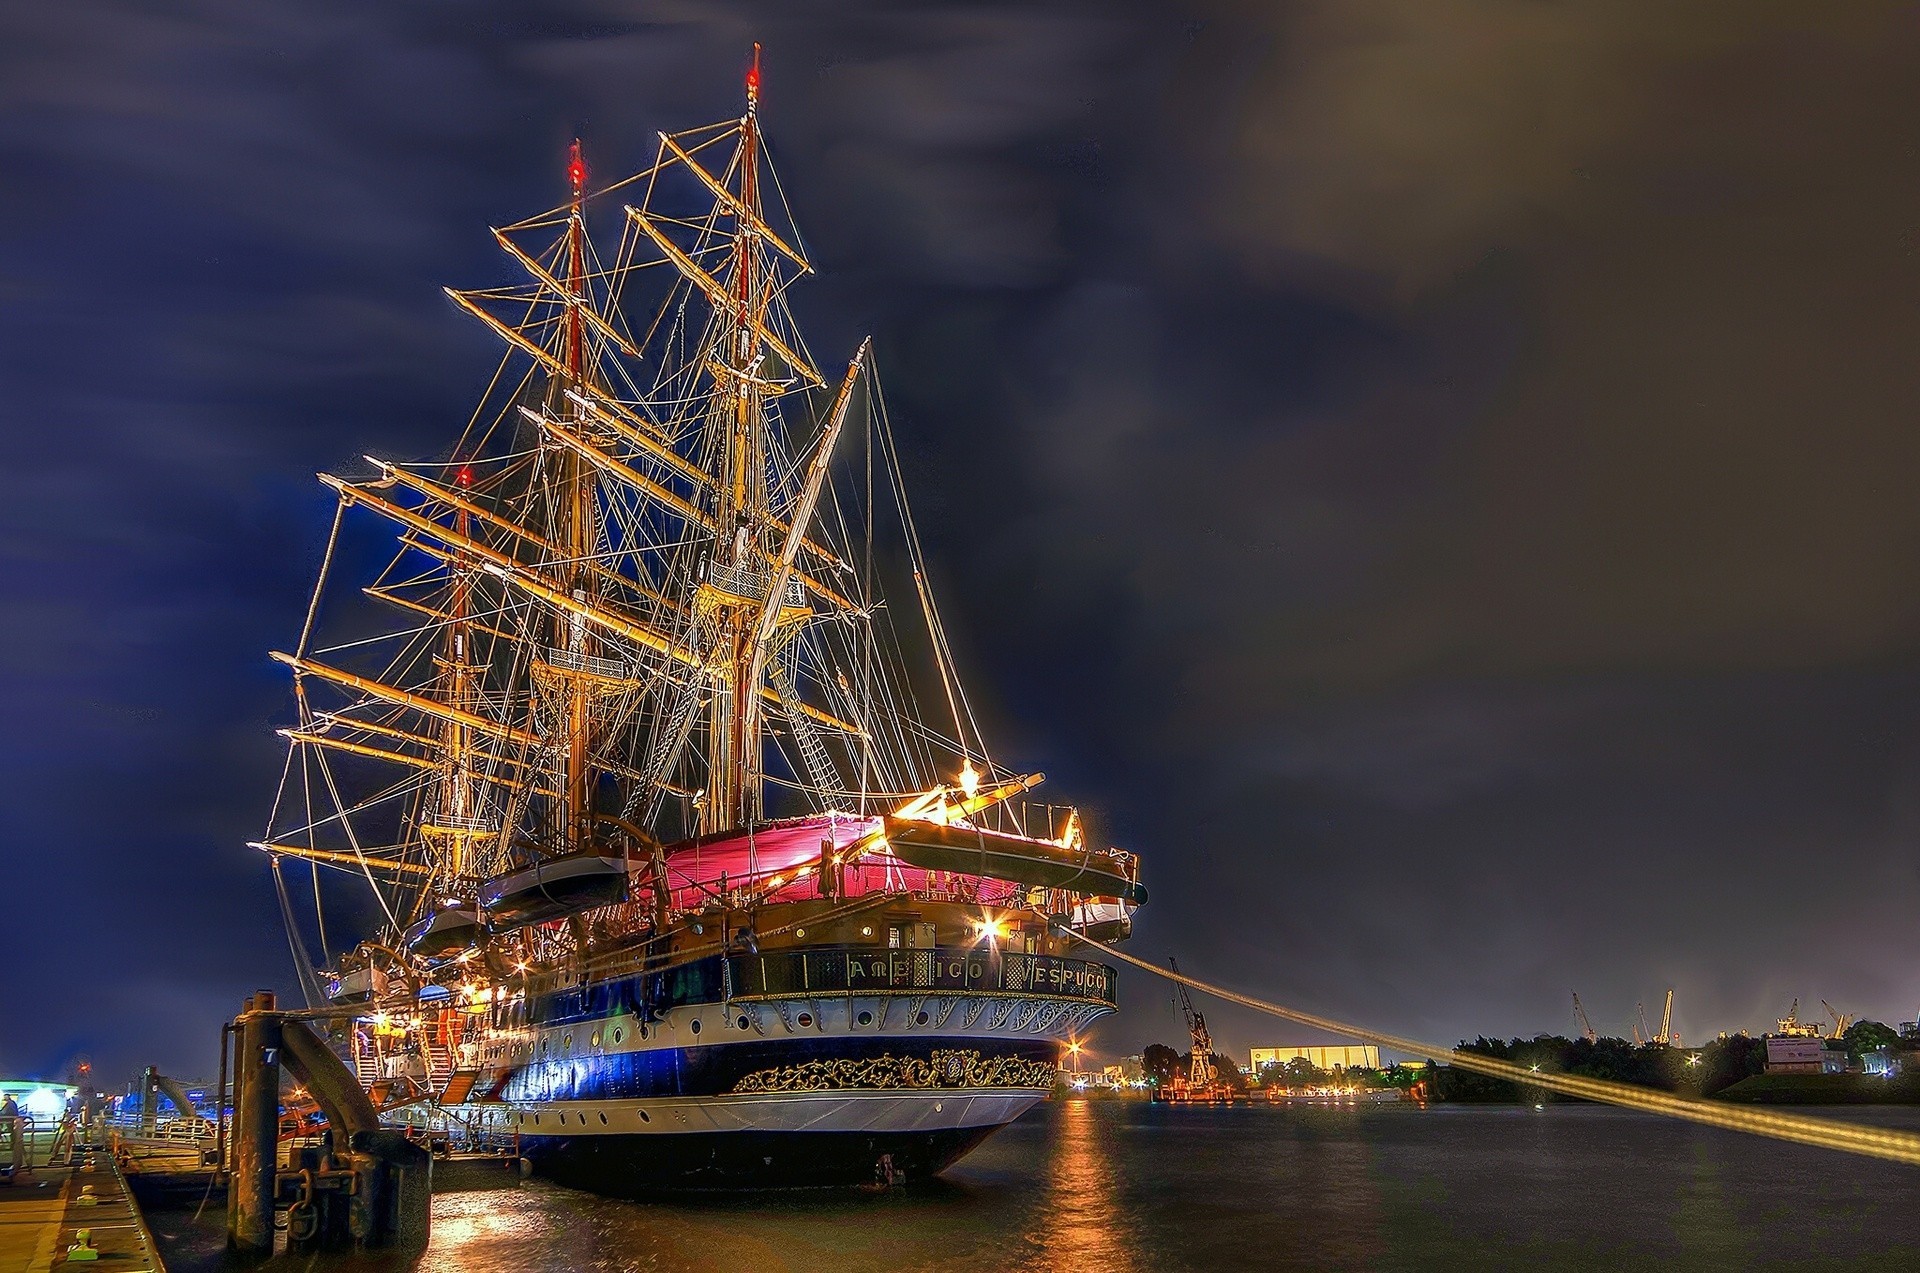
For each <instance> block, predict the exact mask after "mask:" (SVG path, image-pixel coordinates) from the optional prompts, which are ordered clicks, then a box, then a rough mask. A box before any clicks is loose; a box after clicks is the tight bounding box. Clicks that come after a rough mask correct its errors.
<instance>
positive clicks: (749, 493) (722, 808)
mask: <svg viewBox="0 0 1920 1273" xmlns="http://www.w3.org/2000/svg"><path fill="white" fill-rule="evenodd" d="M759 108H760V46H759V44H757V43H756V44H755V45H754V46H753V65H752V66H751V67H750V68H749V69H748V71H747V113H746V115H745V117H744V118H743V119H742V120H741V121H740V195H739V212H738V215H736V217H735V222H736V229H735V232H734V251H733V265H732V272H733V277H732V278H731V279H730V280H728V281H729V284H730V286H729V288H728V291H729V293H730V304H729V305H728V307H727V311H728V312H727V319H728V320H729V323H728V326H727V327H726V328H724V329H723V330H724V332H725V336H726V339H727V345H728V348H727V350H726V352H727V354H728V355H729V361H728V362H727V364H726V372H727V373H728V374H727V375H725V376H724V377H721V376H718V375H717V376H716V379H715V388H716V391H717V392H718V393H720V394H723V395H725V396H726V397H727V398H728V399H729V402H728V404H727V405H728V407H729V408H730V411H729V414H730V416H731V424H732V427H731V429H729V431H728V434H727V447H726V465H725V470H724V471H725V473H726V475H727V477H726V493H727V504H726V512H725V515H724V516H723V517H722V518H721V519H720V524H721V528H722V531H723V538H721V539H720V540H719V541H718V542H716V543H715V545H714V549H715V558H716V560H720V561H723V562H724V563H725V564H726V565H727V566H729V567H731V568H732V569H733V570H734V571H736V572H739V574H737V575H736V577H737V578H738V577H752V576H755V575H760V574H762V573H763V569H762V564H761V558H762V557H763V556H764V545H763V544H762V542H761V540H760V538H759V537H760V535H761V534H762V533H763V527H764V525H765V521H766V510H765V508H764V505H765V503H766V493H765V469H764V462H763V457H762V454H761V445H760V441H761V439H760V433H761V426H762V423H763V421H762V416H761V412H762V405H761V394H760V388H761V382H760V378H759V376H758V375H757V374H755V373H756V372H757V371H758V370H759V362H760V358H761V353H760V331H761V328H762V322H763V318H762V314H761V310H762V308H763V306H764V304H765V301H764V294H763V289H762V288H761V286H760V279H759V278H758V269H757V252H756V248H757V246H758V243H757V239H758V225H759V222H760V216H759V210H760V192H759V183H758V177H759V166H760V112H759ZM756 609H757V608H756ZM756 609H749V607H748V606H746V605H730V606H728V607H727V609H726V611H725V615H724V619H723V640H724V642H725V645H726V648H727V651H728V658H727V675H726V684H725V686H724V687H723V689H724V692H722V693H719V694H715V695H714V697H713V706H712V719H711V720H710V728H709V731H708V739H709V743H708V746H709V756H708V773H709V775H710V778H709V782H710V783H711V787H710V790H709V791H708V796H707V808H706V816H707V818H708V819H710V820H711V825H710V826H708V827H706V828H704V829H706V830H722V829H725V828H729V827H737V826H744V825H746V824H747V823H749V822H751V821H753V819H754V818H755V817H757V816H758V814H759V812H760V808H759V804H760V792H759V775H760V739H759V730H758V728H757V727H756V719H757V716H758V713H757V712H756V711H755V703H754V699H755V697H756V691H757V689H758V686H757V685H756V684H755V682H754V671H755V669H754V653H753V625H754V622H755V620H756V619H757V618H758V614H757V612H756Z"/></svg>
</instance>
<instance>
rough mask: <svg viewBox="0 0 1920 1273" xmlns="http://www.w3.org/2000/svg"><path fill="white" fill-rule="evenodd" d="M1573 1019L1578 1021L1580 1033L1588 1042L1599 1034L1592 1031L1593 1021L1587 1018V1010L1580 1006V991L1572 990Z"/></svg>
mask: <svg viewBox="0 0 1920 1273" xmlns="http://www.w3.org/2000/svg"><path fill="white" fill-rule="evenodd" d="M1573 1019H1574V1020H1575V1021H1578V1022H1579V1023H1580V1033H1581V1035H1582V1036H1583V1037H1584V1038H1585V1039H1586V1041H1587V1042H1588V1043H1592V1042H1593V1041H1594V1040H1595V1039H1597V1038H1599V1037H1600V1036H1599V1035H1598V1034H1596V1033H1595V1032H1594V1028H1593V1022H1591V1021H1589V1020H1587V1010H1586V1009H1585V1008H1583V1007H1581V1006H1580V992H1579V991H1578V990H1576V991H1574V992H1573Z"/></svg>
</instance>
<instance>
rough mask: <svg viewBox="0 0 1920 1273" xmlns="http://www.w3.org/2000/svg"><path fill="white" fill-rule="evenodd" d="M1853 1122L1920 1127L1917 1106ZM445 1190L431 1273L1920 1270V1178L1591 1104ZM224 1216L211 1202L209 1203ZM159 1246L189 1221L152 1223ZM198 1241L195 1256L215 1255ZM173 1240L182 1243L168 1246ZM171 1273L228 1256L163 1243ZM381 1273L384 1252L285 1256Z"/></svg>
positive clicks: (1119, 1114) (1121, 1121)
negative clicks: (687, 1187)
mask: <svg viewBox="0 0 1920 1273" xmlns="http://www.w3.org/2000/svg"><path fill="white" fill-rule="evenodd" d="M1846 1116H1847V1117H1852V1118H1858V1119H1860V1120H1861V1121H1870V1122H1875V1123H1879V1124H1883V1125H1891V1126H1902V1127H1909V1128H1916V1127H1920V1110H1913V1109H1876V1110H1869V1111H1859V1112H1853V1113H1849V1114H1848V1115H1846ZM494 1183H495V1185H496V1186H497V1187H494V1188H490V1189H476V1190H470V1191H462V1192H449V1193H443V1194H441V1195H439V1196H437V1197H436V1198H435V1202H434V1240H433V1247H432V1249H431V1250H430V1251H429V1252H428V1254H427V1256H426V1258H425V1259H424V1260H423V1261H421V1263H420V1264H419V1266H418V1268H419V1269H420V1270H422V1273H519V1271H521V1270H534V1269H540V1270H545V1269H556V1270H558V1269H584V1270H593V1271H594V1273H627V1271H629V1270H632V1271H635V1273H640V1271H645V1273H678V1271H680V1270H692V1271H700V1273H705V1271H707V1270H712V1271H714V1273H721V1271H723V1270H724V1271H725V1273H739V1271H742V1270H754V1271H756V1273H757V1271H759V1270H767V1271H769V1273H785V1271H787V1270H814V1269H831V1270H835V1271H836V1273H883V1271H884V1273H907V1271H909V1270H929V1271H932V1273H946V1271H948V1270H1007V1271H1014V1270H1020V1271H1029V1270H1044V1269H1063V1270H1073V1271H1074V1273H1146V1271H1148V1270H1154V1271H1158V1270H1171V1269H1232V1268H1241V1269H1269V1268H1303V1269H1307V1268H1310V1269H1315V1270H1324V1269H1452V1268H1552V1269H1587V1268H1592V1269H1606V1270H1609V1271H1610V1273H1611V1271H1612V1270H1616V1269H1620V1268H1639V1267H1649V1266H1653V1265H1663V1266H1666V1267H1673V1268H1687V1269H1697V1268H1704V1269H1718V1268H1729V1269H1733V1268H1739V1269H1750V1268H1755V1267H1763V1268H1764V1267H1770V1266H1774V1265H1776V1264H1778V1263H1780V1262H1782V1261H1785V1260H1790V1258H1799V1257H1802V1256H1809V1255H1814V1254H1817V1255H1818V1256H1819V1262H1820V1265H1821V1267H1823V1268H1867V1269H1872V1270H1874V1271H1875V1273H1885V1270H1887V1269H1890V1268H1903V1267H1920V1208H1914V1207H1912V1206H1911V1205H1909V1202H1908V1199H1909V1197H1910V1193H1911V1190H1912V1188H1913V1186H1914V1185H1915V1184H1916V1183H1920V1173H1916V1171H1915V1170H1914V1169H1912V1168H1906V1167H1900V1166H1895V1165H1893V1164H1888V1163H1880V1162H1873V1161H1868V1160H1864V1159H1857V1158H1848V1157H1844V1156H1842V1155H1839V1154H1835V1153H1831V1152H1828V1151H1823V1150H1816V1149H1811V1148H1807V1147H1804V1146H1796V1145H1781V1144H1777V1143H1774V1142H1769V1141H1761V1140H1757V1139H1754V1138H1752V1137H1746V1136H1740V1135H1737V1134H1735V1133H1730V1132H1721V1131H1715V1130H1713V1129H1709V1128H1702V1127H1693V1126H1687V1125H1680V1124H1674V1123H1670V1122H1666V1121H1663V1120H1660V1119H1658V1118H1655V1117H1653V1116H1650V1115H1643V1114H1637V1113H1632V1112H1628V1111H1620V1110H1609V1109H1600V1108H1597V1107H1591V1106H1550V1107H1548V1108H1547V1109H1546V1110H1545V1111H1543V1112H1536V1111H1533V1110H1523V1109H1518V1108H1513V1107H1482V1108H1473V1107H1466V1108H1462V1107H1435V1108H1434V1109H1432V1110H1427V1111H1421V1110H1416V1109H1412V1108H1410V1107H1402V1106H1388V1107H1378V1106H1375V1107H1366V1106H1362V1107H1359V1108H1352V1107H1349V1108H1346V1109H1324V1108H1322V1109H1313V1108H1305V1109H1302V1108H1278V1109H1271V1108H1252V1109H1247V1108H1240V1109H1205V1108H1195V1109H1180V1108H1169V1107H1165V1106H1152V1107H1149V1106H1145V1105H1141V1104H1134V1103H1126V1104H1120V1103H1112V1102H1100V1101H1094V1102H1085V1101H1074V1102H1064V1103H1058V1104H1048V1105H1043V1106H1041V1107H1040V1108H1038V1109H1036V1110H1035V1111H1033V1112H1032V1113H1031V1114H1029V1115H1028V1116H1027V1117H1025V1118H1023V1119H1021V1120H1020V1121H1019V1122H1018V1123H1016V1124H1014V1125H1013V1126H1012V1127H1010V1128H1008V1129H1006V1130H1005V1131H1003V1132H1001V1133H1000V1134H999V1135H997V1136H995V1137H994V1138H993V1139H991V1140H989V1141H988V1142H987V1143H986V1144H985V1145H983V1146H982V1147H981V1148H980V1149H978V1150H976V1151H975V1152H974V1154H972V1155H971V1156H970V1157H968V1158H967V1159H965V1160H963V1161H962V1162H961V1164H960V1165H959V1166H957V1167H955V1168H953V1169H952V1170H951V1171H949V1173H948V1174H947V1176H946V1177H945V1178H944V1179H942V1180H938V1181H934V1182H932V1183H930V1184H927V1185H922V1186H917V1187H911V1188H906V1189H895V1190H889V1191H885V1192H881V1193H859V1192H852V1191H837V1190H836V1191H825V1190H821V1191H815V1190H796V1191H791V1192H787V1193H778V1194H762V1195H753V1196H742V1197H716V1198H711V1199H707V1200H697V1201H677V1202H653V1203H640V1202H623V1201H615V1200H611V1199H603V1198H596V1197H594V1196H592V1195H589V1194H582V1193H576V1192H573V1191H571V1190H567V1189H562V1188H559V1187H558V1186H555V1185H551V1184H548V1183H546V1182H544V1181H541V1180H538V1179H535V1180H531V1181H528V1182H526V1183H524V1184H519V1183H517V1182H516V1181H515V1180H514V1179H513V1178H512V1177H510V1176H507V1175H506V1174H505V1173H502V1175H501V1176H500V1177H497V1178H495V1180H494ZM210 1210H211V1211H213V1212H215V1213H217V1210H218V1209H217V1208H214V1209H210ZM150 1219H151V1220H152V1221H153V1223H154V1227H155V1228H156V1229H157V1230H159V1231H160V1232H161V1233H162V1234H163V1235H168V1234H178V1233H179V1232H180V1230H181V1228H182V1224H183V1221H182V1220H181V1218H180V1217H179V1216H172V1215H169V1214H168V1213H157V1214H156V1215H154V1216H152V1217H150ZM207 1222H208V1223H209V1224H210V1225H211V1228H212V1233H213V1238H214V1240H211V1241H210V1240H207V1237H206V1234H205V1233H202V1235H201V1241H200V1245H201V1249H202V1250H203V1251H204V1252H212V1251H215V1250H217V1248H218V1242H217V1234H218V1220H217V1218H216V1215H213V1214H210V1215H209V1216H208V1217H207ZM162 1245H163V1247H166V1246H167V1245H168V1239H167V1237H166V1236H163V1238H162ZM166 1254H167V1255H168V1259H169V1264H170V1267H171V1268H172V1269H173V1270H174V1273H210V1271H211V1270H215V1269H222V1268H223V1265H222V1263H221V1261H220V1260H219V1259H218V1258H217V1257H214V1256H211V1255H202V1256H195V1255H193V1254H192V1253H191V1252H187V1253H184V1255H181V1254H178V1253H177V1252H176V1251H175V1250H171V1249H169V1250H167V1251H166ZM267 1267H268V1268H269V1269H280V1268H299V1269H302V1270H312V1273H349V1271H351V1273H371V1271H373V1270H379V1271H381V1273H387V1271H388V1270H393V1269H395V1268H397V1267H399V1266H397V1265H396V1263H395V1262H393V1261H391V1260H378V1259H367V1258H365V1257H362V1258H358V1259H348V1260H341V1259H339V1258H337V1257H333V1258H328V1259H325V1260H321V1261H313V1262H309V1261H305V1260H302V1261H299V1262H297V1263H288V1262H285V1261H279V1260H277V1261H274V1262H273V1263H272V1264H270V1265H269V1266H267Z"/></svg>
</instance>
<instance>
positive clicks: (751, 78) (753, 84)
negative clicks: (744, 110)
mask: <svg viewBox="0 0 1920 1273" xmlns="http://www.w3.org/2000/svg"><path fill="white" fill-rule="evenodd" d="M759 100H760V42H759V41H758V40H755V41H754V43H753V65H752V66H749V67H748V68H747V105H749V106H752V105H753V104H754V103H755V102H758V101H759Z"/></svg>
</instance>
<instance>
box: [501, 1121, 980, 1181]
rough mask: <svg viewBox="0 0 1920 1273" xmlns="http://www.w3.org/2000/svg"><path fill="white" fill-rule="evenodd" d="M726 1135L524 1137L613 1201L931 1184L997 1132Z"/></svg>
mask: <svg viewBox="0 0 1920 1273" xmlns="http://www.w3.org/2000/svg"><path fill="white" fill-rule="evenodd" d="M998 1130H999V1127H998V1126H989V1127H959V1128H948V1129H944V1130H940V1131H930V1132H724V1133H691V1134H688V1135H653V1136H540V1137H532V1138H525V1137H523V1138H522V1140H521V1149H520V1152H521V1154H522V1155H523V1156H524V1157H526V1158H527V1159H528V1160H529V1161H531V1162H532V1163H533V1166H534V1169H535V1170H536V1171H539V1172H540V1173H541V1174H542V1175H546V1176H550V1177H552V1178H553V1179H554V1180H556V1181H558V1182H560V1183H561V1184H563V1185H569V1186H571V1187H573V1188H575V1189H585V1190H589V1191H591V1192H593V1193H600V1194H608V1195H611V1196H613V1197H627V1198H633V1197H646V1196H650V1195H655V1194H662V1193H681V1192H698V1191H706V1190H726V1189H782V1188H807V1187H832V1186H839V1187H845V1186H849V1185H866V1184H873V1183H877V1182H878V1180H879V1177H880V1174H881V1170H882V1163H883V1160H885V1163H886V1165H887V1166H888V1167H890V1168H891V1170H892V1171H893V1172H894V1173H896V1179H900V1178H904V1179H906V1180H924V1179H926V1178H928V1177H930V1176H933V1175H936V1174H938V1173H939V1172H941V1171H942V1170H944V1169H945V1168H947V1167H948V1166H949V1165H951V1164H952V1163H953V1162H954V1161H955V1160H956V1159H958V1158H959V1157H960V1156H961V1155H962V1154H965V1153H966V1152H967V1151H968V1150H970V1149H972V1148H973V1147H974V1146H976V1145H978V1144H979V1143H980V1142H981V1141H983V1140H985V1139H986V1138H987V1137H988V1136H991V1135H992V1134H993V1133H994V1132H996V1131H998Z"/></svg>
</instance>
